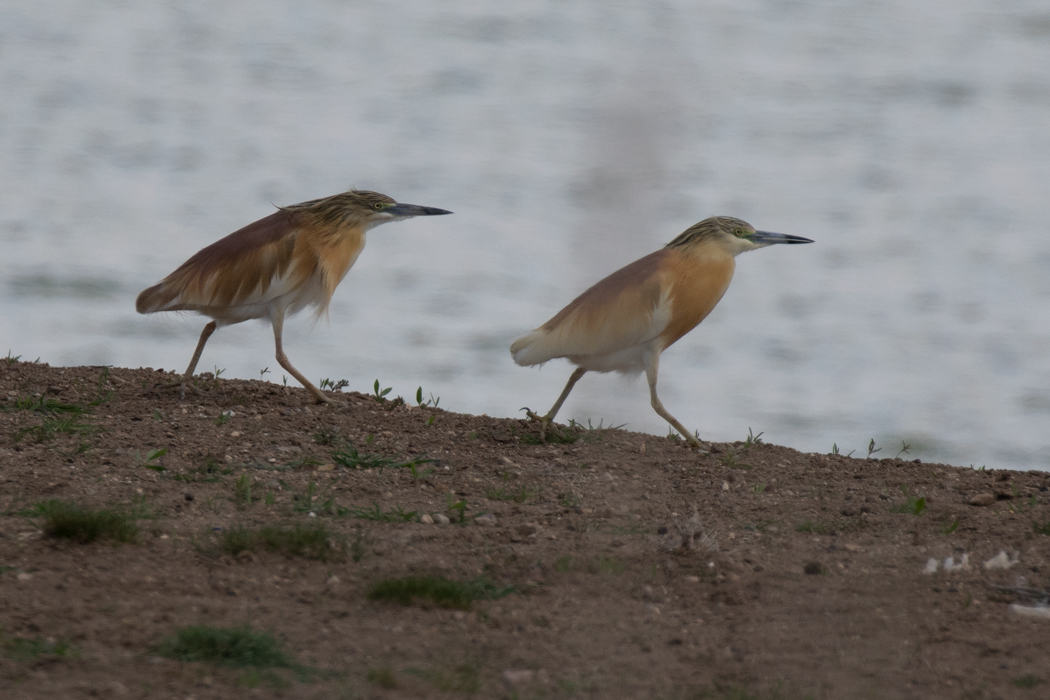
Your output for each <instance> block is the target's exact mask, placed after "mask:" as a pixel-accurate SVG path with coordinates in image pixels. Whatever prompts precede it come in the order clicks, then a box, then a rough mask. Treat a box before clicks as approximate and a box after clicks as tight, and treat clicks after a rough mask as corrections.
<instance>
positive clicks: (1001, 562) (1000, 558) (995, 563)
mask: <svg viewBox="0 0 1050 700" xmlns="http://www.w3.org/2000/svg"><path fill="white" fill-rule="evenodd" d="M1020 560H1021V557H1020V555H1014V556H1013V557H1011V556H1009V555H1008V554H1007V553H1006V550H1005V549H1000V550H999V553H998V554H996V555H995V556H994V557H992V558H991V559H989V560H988V561H986V562H985V563H984V568H986V569H1009V568H1010V567H1012V566H1014V565H1015V564H1016V563H1017V562H1019V561H1020Z"/></svg>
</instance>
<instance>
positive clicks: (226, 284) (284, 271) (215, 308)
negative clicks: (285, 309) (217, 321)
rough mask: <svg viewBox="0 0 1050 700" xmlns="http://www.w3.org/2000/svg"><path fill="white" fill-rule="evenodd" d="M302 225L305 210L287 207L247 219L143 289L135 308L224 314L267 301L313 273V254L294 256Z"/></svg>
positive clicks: (144, 310)
mask: <svg viewBox="0 0 1050 700" xmlns="http://www.w3.org/2000/svg"><path fill="white" fill-rule="evenodd" d="M300 227H301V215H300V214H299V213H297V212H294V211H286V210H283V209H282V210H279V211H276V212H274V213H273V214H270V215H269V216H267V217H264V218H262V219H259V220H258V221H256V222H254V223H251V224H248V225H247V226H245V227H244V228H242V229H240V230H238V231H234V232H233V233H231V234H230V235H228V236H226V237H225V238H222V239H220V240H218V241H216V242H215V243H212V244H211V245H210V246H208V247H206V248H203V249H201V250H200V251H198V252H197V253H196V254H195V255H194V256H193V257H191V258H190V259H189V260H187V261H186V262H184V263H183V264H182V265H181V266H180V267H179V268H178V269H177V270H175V271H174V272H172V273H171V274H170V275H168V276H167V277H165V278H164V280H162V281H161V282H160V284H158V285H156V286H154V287H150V288H149V289H147V290H145V291H143V292H142V293H141V294H140V295H139V297H138V300H137V301H136V304H135V307H136V309H137V310H138V312H139V313H152V312H154V311H200V312H202V313H205V314H208V315H212V316H216V317H220V316H222V315H223V312H224V311H227V312H228V311H229V310H230V309H231V308H233V307H243V306H260V305H265V304H267V303H268V302H269V301H272V300H273V299H275V298H277V297H279V296H281V295H282V294H286V293H288V292H289V291H291V290H293V289H295V288H297V287H298V286H299V285H301V284H302V283H303V282H305V281H306V279H307V278H309V277H310V276H311V275H312V274H313V273H314V270H315V268H316V265H317V262H316V258H315V257H314V256H312V255H294V253H295V248H296V239H297V238H298V236H299V233H300ZM260 308H261V307H260ZM258 315H262V314H261V313H260V314H258ZM249 317H252V316H249ZM231 320H232V319H231ZM240 320H244V318H240Z"/></svg>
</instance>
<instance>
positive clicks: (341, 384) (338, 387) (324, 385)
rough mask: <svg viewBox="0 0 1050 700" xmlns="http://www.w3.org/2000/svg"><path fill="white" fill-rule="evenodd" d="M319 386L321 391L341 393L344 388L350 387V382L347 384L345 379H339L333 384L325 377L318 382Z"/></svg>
mask: <svg viewBox="0 0 1050 700" xmlns="http://www.w3.org/2000/svg"><path fill="white" fill-rule="evenodd" d="M319 386H320V387H321V389H322V390H324V389H327V390H328V391H342V390H343V389H344V388H345V387H348V386H350V382H348V381H347V380H345V379H340V380H338V381H334V382H333V381H332V380H331V379H328V378H327V377H325V378H324V379H322V380H321V381H320V384H319Z"/></svg>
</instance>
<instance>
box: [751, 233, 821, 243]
mask: <svg viewBox="0 0 1050 700" xmlns="http://www.w3.org/2000/svg"><path fill="white" fill-rule="evenodd" d="M747 239H748V240H749V241H751V242H752V243H758V244H759V245H773V244H774V243H812V242H813V241H812V240H810V239H809V238H803V237H802V236H791V235H788V234H786V233H770V232H769V231H755V232H754V233H753V234H751V235H750V236H748V237H747Z"/></svg>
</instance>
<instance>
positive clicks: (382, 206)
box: [372, 202, 386, 211]
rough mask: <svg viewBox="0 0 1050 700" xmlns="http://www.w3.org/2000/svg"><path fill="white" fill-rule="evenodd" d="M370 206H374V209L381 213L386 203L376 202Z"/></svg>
mask: <svg viewBox="0 0 1050 700" xmlns="http://www.w3.org/2000/svg"><path fill="white" fill-rule="evenodd" d="M372 206H374V207H375V208H376V211H383V210H384V209H386V203H385V202H376V203H375V204H373V205H372Z"/></svg>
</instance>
